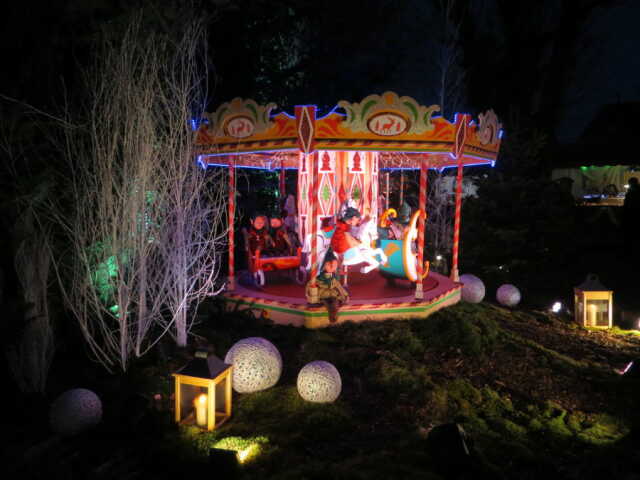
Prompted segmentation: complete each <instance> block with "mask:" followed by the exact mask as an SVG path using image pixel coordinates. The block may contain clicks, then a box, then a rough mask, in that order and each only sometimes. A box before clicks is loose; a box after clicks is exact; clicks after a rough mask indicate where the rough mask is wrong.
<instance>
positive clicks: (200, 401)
mask: <svg viewBox="0 0 640 480" xmlns="http://www.w3.org/2000/svg"><path fill="white" fill-rule="evenodd" d="M195 404H196V425H198V426H199V427H206V426H207V396H206V395H205V394H204V393H203V394H202V395H199V396H198V398H196V401H195Z"/></svg>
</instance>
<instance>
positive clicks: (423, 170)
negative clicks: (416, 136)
mask: <svg viewBox="0 0 640 480" xmlns="http://www.w3.org/2000/svg"><path fill="white" fill-rule="evenodd" d="M428 173H429V166H428V165H427V163H426V162H425V161H424V160H422V161H421V162H420V193H419V195H418V209H419V210H420V211H421V212H422V214H421V215H420V216H419V217H418V259H417V261H418V264H417V265H416V271H417V273H418V279H417V281H416V300H422V299H423V298H424V292H423V289H422V275H423V268H424V267H423V262H424V230H425V223H426V219H427V214H426V212H427V175H428Z"/></svg>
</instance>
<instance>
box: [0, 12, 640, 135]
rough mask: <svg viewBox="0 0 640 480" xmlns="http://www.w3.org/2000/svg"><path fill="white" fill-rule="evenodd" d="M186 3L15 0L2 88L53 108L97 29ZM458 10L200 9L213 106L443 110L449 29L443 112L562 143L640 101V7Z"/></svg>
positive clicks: (73, 84) (7, 25)
mask: <svg viewBox="0 0 640 480" xmlns="http://www.w3.org/2000/svg"><path fill="white" fill-rule="evenodd" d="M183 3H184V2H178V1H175V2H171V1H167V2H159V3H158V5H160V6H161V7H160V8H156V7H154V4H155V2H153V1H135V2H119V1H90V2H84V1H62V2H39V3H38V2H35V3H34V2H18V3H16V2H12V3H11V4H7V5H5V6H4V7H3V8H4V9H5V14H4V15H2V19H3V20H4V22H3V23H4V25H3V28H2V34H0V35H1V36H2V42H1V47H0V48H1V51H2V56H3V60H4V61H3V64H4V67H5V68H4V72H5V73H4V75H3V76H2V79H0V92H1V93H2V94H4V95H6V96H8V97H11V98H16V99H18V100H20V101H25V102H27V103H29V104H32V105H34V106H36V107H38V108H43V109H44V110H46V111H51V112H54V111H55V109H56V108H57V106H58V105H59V104H60V101H61V98H62V91H63V87H62V86H63V84H64V86H65V89H66V90H67V92H70V93H71V94H72V96H73V95H74V94H76V93H78V91H79V78H80V76H79V74H78V71H79V69H80V68H82V67H84V66H86V65H87V64H88V63H89V62H90V61H91V60H92V53H93V47H92V42H94V41H95V40H96V38H97V37H98V32H99V31H100V30H101V29H103V28H106V29H107V30H108V29H113V28H117V26H118V25H119V24H120V23H122V22H123V21H124V19H125V18H126V17H127V15H129V14H130V13H131V12H132V11H134V10H135V9H136V8H140V7H141V8H143V9H144V12H145V14H144V18H145V21H146V22H148V24H149V28H160V29H163V28H164V29H172V28H174V27H175V26H176V25H177V24H178V23H179V20H180V18H181V15H182V13H181V12H182V10H181V8H182V6H181V5H182V4H183ZM450 3H452V4H453V5H454V9H453V10H452V14H451V15H450V17H449V21H450V23H449V24H447V21H446V18H447V16H446V15H445V13H444V12H443V10H442V8H441V7H442V5H445V4H447V2H444V1H439V0H433V1H424V0H403V1H391V0H375V1H367V2H363V1H353V0H350V1H328V0H324V1H323V0H319V1H309V0H288V1H257V0H209V1H197V2H194V5H195V6H196V10H197V11H199V12H202V15H203V17H204V18H207V19H208V23H209V28H210V53H211V55H210V57H211V58H210V73H211V74H212V88H211V91H212V92H213V95H212V98H211V102H210V105H209V109H212V108H215V106H216V105H218V104H220V103H222V102H224V101H227V100H229V99H231V98H233V97H235V96H243V97H250V98H255V99H257V100H258V101H275V102H276V103H277V104H278V105H279V106H280V107H282V108H285V109H288V110H290V109H291V107H292V106H293V105H295V104H299V103H315V104H317V105H318V106H319V107H320V109H321V111H322V109H327V108H332V107H333V105H335V103H336V102H337V101H338V100H341V99H347V100H350V101H359V100H360V99H361V98H363V97H365V96H366V95H369V94H371V93H382V92H383V91H385V90H394V91H396V92H398V93H399V94H401V95H409V96H413V97H414V98H416V99H418V100H419V101H420V102H422V103H424V104H427V105H429V104H432V103H440V99H439V95H438V94H439V91H440V84H439V79H440V76H439V75H440V71H441V70H440V69H439V67H438V58H439V55H440V54H441V51H442V48H441V47H442V45H443V43H444V44H446V42H447V41H448V40H447V39H451V31H452V28H453V30H455V29H458V30H457V36H456V37H455V39H454V41H453V43H454V45H455V49H456V50H455V51H456V55H457V57H456V58H457V60H456V62H455V65H454V68H453V69H452V70H451V75H450V78H454V77H455V78H458V77H459V78H460V79H461V80H462V82H461V85H462V87H460V88H461V90H460V91H461V92H462V93H461V94H460V95H458V98H456V99H455V101H451V102H450V103H449V104H448V105H447V107H449V106H452V108H447V107H445V115H446V116H447V117H452V113H453V111H457V110H463V111H469V112H471V113H473V114H477V113H478V112H480V111H482V110H485V109H486V108H490V107H492V108H494V109H496V111H497V112H498V114H499V116H500V117H501V118H502V119H503V121H504V122H505V126H506V127H507V128H506V130H507V132H508V130H509V125H508V118H509V116H510V115H512V114H513V113H514V112H518V115H519V116H520V117H522V116H525V117H528V116H530V117H531V122H532V123H533V124H537V125H543V127H544V128H546V129H547V130H548V131H549V132H552V134H553V135H555V136H556V137H557V140H559V141H560V142H568V141H573V140H575V139H576V138H577V137H578V136H579V135H580V133H581V132H582V131H583V129H584V128H585V126H586V125H587V124H588V123H589V121H590V120H591V119H592V118H593V116H594V114H595V113H596V111H597V110H598V109H599V108H600V107H601V106H603V105H605V104H609V103H616V102H628V101H638V100H639V99H640V85H639V80H638V78H639V75H638V73H639V72H640V56H639V55H638V54H637V52H638V47H639V42H638V35H637V27H636V22H637V20H638V19H640V2H637V1H633V0H626V1H625V0H579V1H574V2H572V1H568V0H547V1H544V2H528V3H526V4H523V3H522V2H508V1H502V0H477V1H473V2H450ZM534 4H535V5H534ZM594 5H595V6H596V7H595V8H594ZM580 12H586V13H585V14H584V15H582V13H580ZM581 15H582V16H581ZM447 25H448V27H447ZM554 38H555V40H554V41H556V43H555V44H554V43H549V39H552V40H553V39H554ZM558 45H559V46H560V48H556V47H557V46H558ZM557 51H560V55H559V56H558V57H557V58H555V57H553V54H554V52H557ZM554 62H555V63H554ZM460 74H461V75H460ZM450 110H451V111H450ZM545 123H547V125H544V124H545ZM549 123H550V124H551V125H549Z"/></svg>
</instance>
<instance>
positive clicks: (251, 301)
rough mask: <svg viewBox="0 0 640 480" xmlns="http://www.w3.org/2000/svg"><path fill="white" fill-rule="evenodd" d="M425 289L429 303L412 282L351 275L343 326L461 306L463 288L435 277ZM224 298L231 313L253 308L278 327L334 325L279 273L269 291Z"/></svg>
mask: <svg viewBox="0 0 640 480" xmlns="http://www.w3.org/2000/svg"><path fill="white" fill-rule="evenodd" d="M422 285H423V292H424V298H422V299H421V300H416V299H415V284H412V283H410V282H408V281H406V280H398V279H396V280H394V281H393V282H389V281H388V280H387V279H385V278H384V277H383V276H382V275H380V274H379V273H378V272H371V273H369V274H367V275H364V274H361V273H357V272H349V276H348V285H347V290H348V291H349V296H350V300H349V303H347V304H346V305H344V306H343V307H342V308H341V309H340V312H339V313H338V321H337V323H342V322H347V321H352V322H363V321H367V320H390V319H407V318H425V317H427V316H429V315H431V314H432V313H433V312H436V311H438V310H440V309H441V308H444V307H447V306H449V305H453V304H455V303H457V302H459V301H460V295H461V288H462V285H461V284H460V283H456V282H453V281H451V280H450V279H449V278H447V277H445V276H443V275H440V274H438V273H433V272H431V273H429V275H428V276H427V278H425V279H424V281H423V283H422ZM224 297H225V298H226V299H227V300H228V301H229V305H230V308H236V306H239V307H240V308H248V309H251V310H254V311H255V312H256V313H258V314H260V315H263V316H265V317H267V318H269V319H271V320H272V321H274V322H275V323H278V324H282V325H295V326H299V327H302V326H304V327H307V328H320V327H326V326H329V325H331V323H330V322H329V316H328V314H327V310H326V308H325V307H312V306H309V305H308V304H307V300H306V298H305V295H304V286H302V285H296V284H295V283H293V281H292V280H291V278H290V277H286V276H284V275H279V274H278V272H275V273H274V274H273V275H271V276H269V275H268V276H267V278H266V284H265V286H264V287H263V288H259V287H256V286H247V285H238V286H237V287H236V288H235V290H234V291H232V292H226V293H225V294H224ZM334 325H335V324H334Z"/></svg>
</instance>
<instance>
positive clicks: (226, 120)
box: [195, 91, 502, 168]
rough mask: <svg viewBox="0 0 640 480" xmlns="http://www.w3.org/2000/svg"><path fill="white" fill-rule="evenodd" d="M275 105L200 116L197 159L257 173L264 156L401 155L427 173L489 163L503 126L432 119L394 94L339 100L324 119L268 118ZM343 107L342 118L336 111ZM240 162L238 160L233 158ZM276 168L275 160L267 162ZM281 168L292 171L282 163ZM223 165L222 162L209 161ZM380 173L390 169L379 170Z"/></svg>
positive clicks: (232, 105) (230, 105)
mask: <svg viewBox="0 0 640 480" xmlns="http://www.w3.org/2000/svg"><path fill="white" fill-rule="evenodd" d="M275 108H276V104H275V103H268V104H266V105H259V104H257V103H256V102H255V101H254V100H251V99H242V98H239V97H238V98H234V99H233V100H231V102H226V103H223V104H222V105H220V107H218V108H217V109H216V111H215V112H213V113H208V114H206V119H207V122H202V123H201V124H200V126H199V128H198V130H197V132H196V140H195V145H196V150H197V152H198V154H199V159H203V158H220V157H234V158H235V160H234V162H235V163H236V165H237V166H240V167H242V166H251V165H252V163H251V161H252V160H251V159H256V160H258V161H257V163H256V164H255V165H254V167H256V168H264V166H263V161H264V158H263V157H262V156H263V155H265V154H266V155H269V154H273V153H275V155H276V156H277V157H283V158H281V159H280V162H285V161H284V157H287V156H289V155H291V154H294V155H297V152H304V153H311V152H314V151H322V150H333V151H353V150H357V151H378V152H380V153H381V155H384V153H385V152H386V153H398V154H405V155H408V157H407V159H411V160H412V162H410V163H412V164H411V165H407V166H409V168H419V166H420V163H422V162H424V161H428V162H429V163H430V166H432V167H434V168H442V167H443V166H446V165H448V164H449V163H451V164H453V163H455V164H457V163H458V158H460V160H461V162H462V163H463V164H464V165H469V164H478V161H479V162H480V164H483V163H485V164H492V163H494V162H495V161H496V158H497V155H498V152H499V150H500V143H501V137H502V125H501V124H500V123H499V122H498V118H497V116H496V114H495V113H494V112H493V110H489V111H487V112H485V113H481V114H480V115H479V121H478V123H477V124H476V122H475V121H474V120H472V119H471V116H470V115H468V114H463V113H456V114H455V116H454V122H453V123H452V122H449V121H448V120H447V119H445V118H444V117H442V116H439V115H434V114H435V113H436V112H439V111H440V107H439V106H438V105H430V106H424V105H420V104H419V103H418V102H416V101H415V100H414V99H413V98H411V97H407V96H403V97H400V96H398V94H396V93H395V92H390V91H388V92H385V93H383V94H382V95H375V94H374V95H369V96H367V97H365V98H364V99H363V100H362V101H360V102H354V103H351V102H347V101H345V100H341V101H339V102H338V103H337V105H336V107H334V108H333V109H332V110H331V111H330V112H329V113H327V114H326V115H325V116H323V117H318V118H317V117H316V112H317V107H316V106H315V105H299V106H296V107H295V115H294V116H291V115H289V114H288V113H287V112H279V113H277V114H271V111H272V110H273V109H275ZM338 108H343V109H344V110H345V112H346V114H343V113H341V112H338V111H336V110H337V109H338ZM446 154H449V155H450V156H451V157H452V158H453V161H452V162H444V163H443V162H442V159H441V158H440V159H439V161H436V162H433V161H432V160H433V158H432V157H433V156H437V157H441V156H442V155H446ZM241 157H244V158H243V161H241V162H238V159H239V158H241ZM272 160H275V161H278V159H277V158H276V159H272ZM285 163H286V165H284V166H285V168H295V167H296V164H295V162H293V163H292V164H288V163H289V162H288V161H286V162H285ZM208 164H209V165H214V164H216V165H225V164H228V163H227V162H223V161H220V162H218V161H216V162H208ZM382 168H392V167H387V166H383V167H382Z"/></svg>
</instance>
